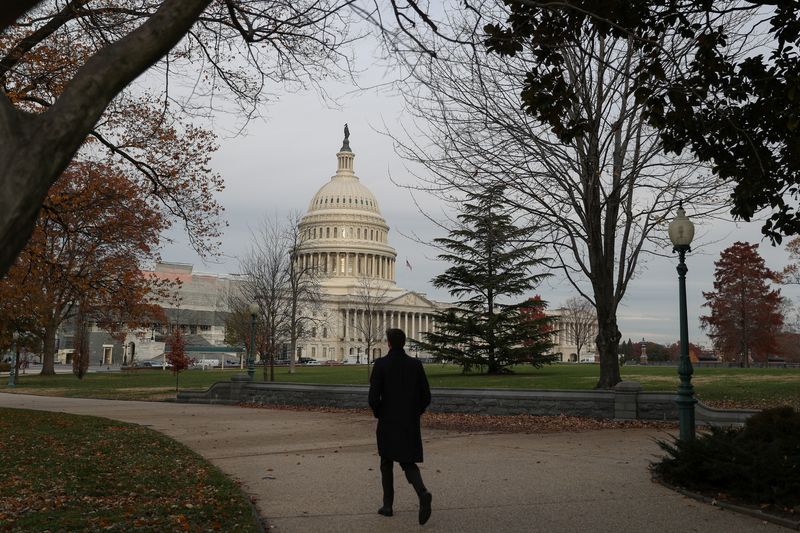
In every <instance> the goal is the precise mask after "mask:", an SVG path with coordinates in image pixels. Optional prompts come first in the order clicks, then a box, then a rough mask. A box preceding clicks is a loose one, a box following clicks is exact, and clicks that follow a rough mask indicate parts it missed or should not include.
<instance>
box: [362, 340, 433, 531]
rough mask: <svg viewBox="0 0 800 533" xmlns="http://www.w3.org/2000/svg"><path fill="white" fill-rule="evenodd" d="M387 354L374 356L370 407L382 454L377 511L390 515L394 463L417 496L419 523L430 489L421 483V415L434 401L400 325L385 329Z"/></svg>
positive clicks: (422, 520) (425, 514) (424, 518)
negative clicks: (381, 495)
mask: <svg viewBox="0 0 800 533" xmlns="http://www.w3.org/2000/svg"><path fill="white" fill-rule="evenodd" d="M386 339H387V341H388V343H389V353H387V354H386V356H385V357H380V358H378V359H376V360H375V365H374V367H373V369H372V376H371V377H370V380H369V406H370V408H372V413H373V414H374V415H375V418H377V419H378V429H377V436H378V455H380V457H381V484H382V485H383V507H381V508H380V509H378V513H379V514H382V515H383V516H392V514H393V513H392V504H393V503H394V472H393V467H394V462H395V461H396V462H398V463H400V467H401V468H402V469H403V472H404V473H405V475H406V479H407V480H408V482H409V483H411V485H412V486H413V487H414V490H415V491H416V492H417V497H419V523H420V524H424V523H425V522H427V521H428V518H430V516H431V499H432V497H431V493H430V492H428V489H426V488H425V485H424V484H423V483H422V475H420V472H419V467H417V465H416V463H421V462H422V434H421V432H420V429H419V418H420V416H421V415H422V413H424V412H425V409H426V408H427V407H428V405H429V404H430V403H431V390H430V388H429V387H428V378H427V377H426V376H425V369H424V368H422V363H420V362H419V360H417V359H413V358H411V357H409V356H408V355H407V354H406V352H405V350H404V349H403V347H404V346H405V344H406V334H405V333H403V331H402V330H400V329H389V330H387V331H386Z"/></svg>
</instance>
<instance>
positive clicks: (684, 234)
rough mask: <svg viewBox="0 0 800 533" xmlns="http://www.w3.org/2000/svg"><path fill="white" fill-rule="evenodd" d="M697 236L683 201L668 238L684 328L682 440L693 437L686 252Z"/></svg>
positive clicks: (680, 401)
mask: <svg viewBox="0 0 800 533" xmlns="http://www.w3.org/2000/svg"><path fill="white" fill-rule="evenodd" d="M693 237H694V224H692V222H691V221H690V220H689V217H687V216H686V211H684V210H683V202H681V203H680V204H679V206H678V214H677V216H676V217H675V218H674V219H673V220H672V222H670V223H669V240H671V241H672V245H673V251H675V252H678V285H679V292H680V295H679V303H678V305H679V308H680V309H679V311H680V328H681V355H680V362H679V363H678V376H680V380H681V382H680V385H678V399H677V400H676V403H677V404H678V421H679V425H680V439H681V440H682V441H690V440H693V439H694V405H695V404H696V403H697V400H696V399H695V397H694V387H692V373H693V369H692V361H691V360H690V359H689V322H688V319H687V313H686V272H687V271H688V270H689V269H688V268H686V262H685V259H686V252H689V251H691V247H690V245H691V243H692V238H693Z"/></svg>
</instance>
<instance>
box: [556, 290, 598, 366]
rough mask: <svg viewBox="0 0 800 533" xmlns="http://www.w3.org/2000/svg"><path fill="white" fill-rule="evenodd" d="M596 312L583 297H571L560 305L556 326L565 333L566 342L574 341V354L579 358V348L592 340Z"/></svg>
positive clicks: (595, 323)
mask: <svg viewBox="0 0 800 533" xmlns="http://www.w3.org/2000/svg"><path fill="white" fill-rule="evenodd" d="M596 325H597V314H596V313H595V310H594V307H592V305H591V304H590V303H589V302H587V301H586V299H584V298H578V297H572V298H570V299H569V300H567V301H566V302H564V305H562V306H561V317H560V318H559V321H558V327H559V329H560V330H561V331H563V332H564V333H565V334H566V338H567V342H573V343H575V354H576V355H577V356H578V361H580V360H581V350H582V349H583V347H584V346H586V345H588V344H589V343H590V342H592V340H593V338H594V335H595V330H596V329H597V327H596Z"/></svg>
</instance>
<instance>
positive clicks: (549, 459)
mask: <svg viewBox="0 0 800 533" xmlns="http://www.w3.org/2000/svg"><path fill="white" fill-rule="evenodd" d="M0 407H19V408H27V409H42V410H48V411H64V412H69V413H76V414H87V415H95V416H104V417H108V418H114V419H118V420H123V421H126V422H133V423H137V424H143V425H147V426H150V427H152V428H153V429H156V430H158V431H161V432H163V433H165V434H167V435H169V436H171V437H173V438H175V439H176V440H178V441H180V442H182V443H184V444H186V445H187V446H189V447H190V448H192V449H194V450H196V451H197V452H198V453H200V454H202V455H203V456H205V457H206V458H208V459H209V460H210V461H211V462H213V463H214V464H216V465H217V466H218V467H219V468H221V469H222V470H223V471H225V472H226V473H228V474H229V475H231V476H232V477H234V478H237V479H239V480H241V481H242V484H243V485H242V486H243V488H244V490H246V491H247V492H248V493H250V494H251V495H253V496H254V497H255V498H256V503H257V505H258V507H259V509H260V511H261V512H262V514H263V515H264V516H265V517H266V519H267V521H268V523H269V524H270V525H272V526H273V528H272V531H276V532H280V533H293V532H297V533H301V532H302V533H307V532H326V533H327V532H348V533H359V532H365V533H366V532H370V533H380V532H394V531H416V530H418V529H422V530H425V531H429V532H434V531H435V532H448V533H452V532H465V533H471V532H495V533H499V532H520V533H523V532H524V533H537V532H548V533H561V532H564V533H571V532H575V533H578V532H583V531H588V532H635V533H638V532H646V533H658V532H664V533H673V532H681V533H686V532H703V533H715V532H719V533H736V532H743V533H744V532H748V533H749V532H785V531H788V530H786V529H784V528H782V527H780V526H777V525H773V524H768V523H764V522H762V521H760V520H757V519H755V518H751V517H748V516H742V515H739V514H736V513H732V512H729V511H723V510H720V509H718V508H715V507H711V506H709V505H705V504H702V503H700V502H696V501H694V500H691V499H688V498H685V497H683V496H680V495H678V494H676V493H674V492H672V491H670V490H667V489H665V488H663V487H661V486H660V485H657V484H655V483H653V482H651V481H650V475H649V473H648V470H647V465H648V463H649V462H650V461H651V460H652V459H653V458H654V457H655V456H656V455H658V453H659V449H658V446H657V445H656V444H655V442H654V440H653V439H654V438H657V437H664V436H665V434H664V433H659V432H658V431H655V430H606V431H592V432H585V433H560V434H546V435H524V434H512V435H507V434H502V435H501V434H466V433H453V432H445V431H430V430H428V431H425V430H423V434H424V440H425V458H426V462H425V463H424V465H423V467H422V475H423V478H424V480H425V482H426V484H427V486H428V488H429V489H430V491H431V492H432V493H433V496H434V499H433V516H432V517H431V520H430V522H428V524H427V525H425V526H424V527H423V528H420V526H419V525H417V504H416V498H415V497H414V495H413V491H412V489H411V487H410V486H409V485H408V484H407V483H406V482H405V478H404V477H403V475H402V471H400V469H399V467H397V468H396V472H395V485H396V489H395V492H396V496H395V498H396V501H395V505H394V508H395V516H394V517H392V518H385V517H382V516H379V515H377V514H376V510H377V509H378V507H379V506H380V503H381V490H380V479H379V477H380V474H379V472H378V457H377V455H376V454H375V445H374V438H373V434H374V422H373V420H372V419H371V418H369V417H367V416H362V415H353V414H338V413H337V414H330V413H316V412H297V411H274V410H266V409H245V408H240V407H227V406H209V405H185V404H173V403H150V402H124V401H109V400H83V399H72V398H48V397H40V396H26V395H17V394H2V393H0Z"/></svg>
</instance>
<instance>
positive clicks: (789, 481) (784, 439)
mask: <svg viewBox="0 0 800 533" xmlns="http://www.w3.org/2000/svg"><path fill="white" fill-rule="evenodd" d="M658 444H659V446H661V448H662V449H663V450H664V451H665V452H667V457H665V458H664V459H662V460H661V461H660V462H658V463H653V464H652V465H651V468H652V469H653V471H654V472H655V473H657V474H659V475H660V476H661V477H662V478H663V479H664V480H665V481H667V482H668V483H672V484H674V485H679V486H683V487H686V488H688V489H692V490H699V491H709V490H713V491H718V492H724V493H726V494H729V495H731V496H733V497H735V498H737V499H740V500H744V501H746V502H749V503H754V504H765V503H767V504H775V505H779V506H785V507H795V506H797V505H800V413H797V412H795V411H794V409H792V408H791V407H777V408H774V409H767V410H764V411H762V412H761V413H758V414H756V415H754V416H752V417H751V418H750V419H748V420H747V422H746V423H745V426H744V427H743V428H740V429H723V428H715V427H712V428H711V429H710V431H709V432H707V433H703V434H700V435H698V436H697V438H696V439H695V440H694V441H690V442H683V441H680V440H677V439H676V440H675V441H674V442H672V443H670V442H665V441H658Z"/></svg>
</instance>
